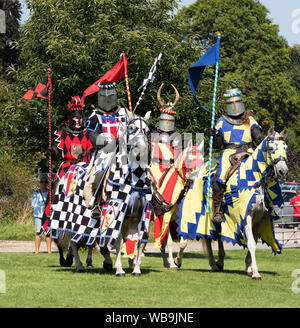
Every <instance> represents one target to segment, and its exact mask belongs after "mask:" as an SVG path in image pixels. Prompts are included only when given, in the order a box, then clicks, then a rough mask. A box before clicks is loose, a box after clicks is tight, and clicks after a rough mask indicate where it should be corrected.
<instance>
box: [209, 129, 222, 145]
mask: <svg viewBox="0 0 300 328" xmlns="http://www.w3.org/2000/svg"><path fill="white" fill-rule="evenodd" d="M207 135H208V136H209V137H211V136H212V137H213V148H215V149H221V148H222V145H223V137H222V133H221V132H220V131H217V130H216V129H215V128H212V129H209V131H208V133H207Z"/></svg>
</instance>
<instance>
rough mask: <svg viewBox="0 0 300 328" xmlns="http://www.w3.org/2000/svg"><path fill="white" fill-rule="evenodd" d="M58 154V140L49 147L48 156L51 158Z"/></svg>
mask: <svg viewBox="0 0 300 328" xmlns="http://www.w3.org/2000/svg"><path fill="white" fill-rule="evenodd" d="M57 154H58V149H57V142H54V144H53V145H52V147H51V148H47V150H46V156H47V157H48V158H49V157H50V156H51V157H55V156H56V155H57Z"/></svg>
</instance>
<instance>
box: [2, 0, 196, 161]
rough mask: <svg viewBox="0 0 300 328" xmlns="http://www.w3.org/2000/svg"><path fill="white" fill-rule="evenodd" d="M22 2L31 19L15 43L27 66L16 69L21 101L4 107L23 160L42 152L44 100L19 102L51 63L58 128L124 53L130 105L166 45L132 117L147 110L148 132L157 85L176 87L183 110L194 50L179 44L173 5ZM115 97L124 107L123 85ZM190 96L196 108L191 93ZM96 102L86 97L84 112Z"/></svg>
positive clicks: (158, 1) (115, 0) (137, 0)
mask: <svg viewBox="0 0 300 328" xmlns="http://www.w3.org/2000/svg"><path fill="white" fill-rule="evenodd" d="M27 5H28V8H29V9H30V11H31V17H30V20H29V21H28V22H27V23H26V24H25V25H24V27H23V30H22V37H21V40H20V47H21V54H20V59H21V60H22V61H23V62H25V63H26V67H25V69H22V70H19V71H18V72H16V77H17V79H18V81H17V85H16V93H17V94H18V96H17V97H16V99H18V101H15V102H14V103H11V104H10V105H8V106H7V107H9V106H10V107H9V108H8V113H9V114H11V115H13V116H15V115H17V113H18V115H19V117H18V119H17V122H16V125H15V126H14V127H13V128H12V130H11V132H10V134H11V135H12V138H13V139H14V140H15V141H16V143H17V144H18V145H20V144H21V143H22V140H26V148H25V147H24V149H23V151H24V152H25V153H26V156H29V157H30V156H32V155H31V154H34V153H35V152H36V151H39V150H41V149H43V148H44V149H45V148H46V145H47V140H46V139H47V123H46V122H47V112H46V103H45V101H43V100H37V101H35V102H30V103H29V102H28V103H27V104H26V105H20V104H19V99H20V97H21V96H22V95H23V94H24V93H25V92H26V91H27V90H28V89H29V88H30V87H32V86H34V85H35V84H36V83H37V82H38V81H40V80H41V79H42V78H44V76H45V74H46V69H47V67H48V66H50V67H51V68H52V72H53V98H52V100H53V107H52V108H53V125H54V126H55V128H60V127H62V126H64V125H66V114H67V111H68V110H67V103H68V102H69V101H70V98H71V96H74V95H82V93H83V91H84V90H85V89H86V88H87V87H88V86H89V85H90V84H92V83H93V82H94V81H96V80H97V79H99V77H101V76H102V75H103V74H104V73H105V72H106V71H107V70H109V69H110V68H111V67H112V66H113V65H114V64H115V63H116V62H117V60H118V59H119V56H120V53H121V52H122V51H125V53H126V56H127V59H128V75H129V86H130V90H131V93H132V102H133V105H134V104H135V102H136V101H137V99H138V96H139V92H137V89H138V87H139V85H140V84H141V83H142V81H143V79H144V78H145V77H146V75H147V74H148V71H149V69H150V67H151V65H152V63H153V61H154V58H155V57H156V56H157V55H158V53H159V52H160V50H161V49H162V46H163V45H166V47H167V49H166V51H165V53H164V56H163V58H162V60H161V62H160V64H159V68H158V71H157V73H156V79H155V81H154V83H153V84H151V85H150V86H149V88H148V90H147V94H146V96H145V97H144V100H143V101H142V103H141V105H140V108H139V109H138V112H137V113H139V114H144V113H145V112H146V111H147V110H152V111H153V114H152V116H153V119H152V127H153V128H154V125H155V124H156V122H157V119H156V118H157V116H158V115H159V110H158V108H159V105H158V103H157V100H156V91H157V89H158V88H159V85H160V84H161V83H162V82H167V83H166V84H170V83H173V84H175V85H176V87H177V88H178V90H179V92H180V94H181V96H182V100H180V103H179V105H178V107H179V106H184V108H187V106H188V105H186V103H185V94H188V92H187V91H188V85H187V69H188V67H189V65H190V64H191V63H192V61H193V60H194V59H195V58H196V57H197V56H196V55H195V53H196V51H197V49H195V50H193V49H191V47H190V44H189V43H188V42H182V38H181V30H182V27H181V24H180V22H178V21H175V20H174V14H173V12H174V9H175V8H176V6H177V2H176V1H175V0H151V1H149V0H134V1H130V2H124V1H122V0H112V1H109V2H107V1H104V0H74V1H72V2H70V1H67V0H60V1H57V0H48V1H43V0H29V1H27ZM182 90H184V91H182ZM165 91H166V92H169V93H170V95H169V96H168V99H166V97H165V96H164V95H163V98H164V99H165V101H167V100H172V98H173V89H172V88H171V87H170V86H168V85H166V89H164V92H165ZM118 92H119V99H120V103H121V105H126V106H128V104H127V96H126V88H125V82H121V83H120V85H119V86H118ZM187 97H188V98H189V101H190V103H191V102H192V103H193V106H194V108H195V107H196V105H195V104H194V102H193V101H192V97H191V95H190V94H189V95H188V96H187ZM95 104H96V96H95V95H94V96H90V97H88V98H87V99H86V107H87V109H89V108H91V106H93V105H95ZM184 113H185V111H182V113H181V110H180V109H179V117H180V116H181V115H182V117H185V116H186V115H185V114H184ZM197 115H198V110H197ZM198 121H200V122H201V120H200V119H198V120H194V121H189V119H187V120H186V121H180V119H179V120H178V122H179V123H178V125H179V127H181V128H183V129H184V128H186V126H189V128H190V129H191V128H193V127H194V126H193V123H195V122H196V123H197V122H198ZM18 122H19V123H18ZM154 122H155V123H154ZM186 123H188V124H189V125H186ZM180 124H181V126H180ZM23 145H24V142H23Z"/></svg>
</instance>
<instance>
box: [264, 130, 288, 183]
mask: <svg viewBox="0 0 300 328" xmlns="http://www.w3.org/2000/svg"><path fill="white" fill-rule="evenodd" d="M286 137H287V130H286V129H284V130H283V131H282V132H281V133H278V132H275V131H274V128H270V129H269V131H268V143H267V153H268V158H267V164H269V165H273V168H274V174H275V177H276V178H279V179H283V178H285V177H286V176H287V174H288V167H287V154H286V150H287V145H286V143H285V139H286Z"/></svg>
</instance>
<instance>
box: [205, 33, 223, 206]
mask: <svg viewBox="0 0 300 328" xmlns="http://www.w3.org/2000/svg"><path fill="white" fill-rule="evenodd" d="M217 36H218V39H221V34H220V33H218V34H217ZM218 75H219V59H218V61H217V62H216V69H215V82H214V92H213V102H212V113H211V125H210V127H211V129H213V128H214V126H215V114H216V97H217V85H218ZM212 150H213V136H210V137H209V154H208V176H207V191H206V212H209V211H210V205H209V202H210V196H211V188H212V186H211V166H212Z"/></svg>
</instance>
